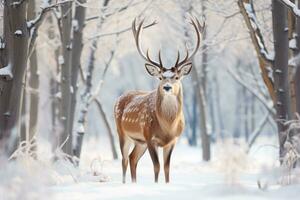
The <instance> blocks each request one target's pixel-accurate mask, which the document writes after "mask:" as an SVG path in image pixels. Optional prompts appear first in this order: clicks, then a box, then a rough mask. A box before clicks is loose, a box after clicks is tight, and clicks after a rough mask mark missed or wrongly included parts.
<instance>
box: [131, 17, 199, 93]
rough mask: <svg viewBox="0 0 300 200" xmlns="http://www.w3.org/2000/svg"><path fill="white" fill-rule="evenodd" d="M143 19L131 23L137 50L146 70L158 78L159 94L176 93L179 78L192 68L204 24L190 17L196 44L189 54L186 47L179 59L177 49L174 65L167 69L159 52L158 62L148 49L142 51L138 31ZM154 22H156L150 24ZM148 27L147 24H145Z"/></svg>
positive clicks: (178, 88)
mask: <svg viewBox="0 0 300 200" xmlns="http://www.w3.org/2000/svg"><path fill="white" fill-rule="evenodd" d="M143 22H144V20H143V21H141V22H140V23H139V24H138V26H136V19H135V20H134V21H133V23H132V32H133V35H134V39H135V43H136V46H137V49H138V52H139V53H140V55H141V56H142V58H143V59H144V60H145V61H146V63H145V67H146V70H147V72H148V73H149V74H150V75H151V76H153V77H156V78H158V79H159V80H160V83H159V91H160V93H161V94H166V95H168V94H174V95H177V94H178V93H179V91H180V87H181V79H182V77H184V76H186V75H188V74H189V73H190V72H191V69H192V58H193V56H194V55H195V54H196V52H197V51H198V49H199V47H200V32H202V31H203V30H204V27H205V24H203V26H201V25H200V23H199V21H198V19H196V18H195V19H191V24H192V26H193V27H194V29H195V31H196V35H197V42H196V46H195V48H194V50H193V52H192V53H191V54H189V52H188V49H187V47H186V56H185V57H184V58H183V59H182V60H180V53H179V51H178V54H177V58H176V62H175V65H174V66H173V67H172V68H170V69H168V68H165V67H164V66H163V64H162V58H161V52H160V51H159V53H158V60H159V62H156V61H153V60H152V59H151V58H150V55H149V50H147V52H146V54H145V53H144V52H143V50H142V47H141V43H140V40H139V39H140V33H141V30H142V29H143V28H145V27H143ZM154 24H156V22H154V23H152V24H151V25H154ZM146 27H149V26H146Z"/></svg>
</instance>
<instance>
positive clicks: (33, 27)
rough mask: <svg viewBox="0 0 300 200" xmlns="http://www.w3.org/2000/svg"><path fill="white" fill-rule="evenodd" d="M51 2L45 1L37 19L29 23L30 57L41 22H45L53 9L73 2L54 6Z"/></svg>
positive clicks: (65, 1)
mask: <svg viewBox="0 0 300 200" xmlns="http://www.w3.org/2000/svg"><path fill="white" fill-rule="evenodd" d="M50 2H51V0H44V2H43V4H42V6H41V11H40V12H39V14H38V15H37V16H36V18H35V19H32V20H30V21H28V22H27V28H28V30H29V33H30V36H31V40H30V43H29V51H28V52H29V55H31V52H32V50H33V47H34V43H35V41H36V37H37V32H38V29H39V27H40V25H41V22H42V21H43V19H44V17H45V14H46V13H47V12H48V11H50V10H52V9H53V8H56V7H58V6H60V5H62V4H65V3H68V2H73V0H64V1H60V2H56V3H54V4H50Z"/></svg>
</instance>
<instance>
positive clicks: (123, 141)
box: [120, 137, 130, 183]
mask: <svg viewBox="0 0 300 200" xmlns="http://www.w3.org/2000/svg"><path fill="white" fill-rule="evenodd" d="M120 148H121V153H122V170H123V183H125V182H126V171H127V166H128V154H129V149H130V140H129V139H128V138H126V137H123V138H120Z"/></svg>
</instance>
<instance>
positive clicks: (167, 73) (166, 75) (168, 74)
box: [162, 70, 175, 78]
mask: <svg viewBox="0 0 300 200" xmlns="http://www.w3.org/2000/svg"><path fill="white" fill-rule="evenodd" d="M162 76H163V77H165V78H172V77H173V76H175V73H174V72H172V71H171V70H167V71H165V72H164V73H163V74H162Z"/></svg>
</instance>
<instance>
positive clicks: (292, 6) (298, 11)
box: [278, 0, 300, 17]
mask: <svg viewBox="0 0 300 200" xmlns="http://www.w3.org/2000/svg"><path fill="white" fill-rule="evenodd" d="M278 1H280V2H281V3H283V4H284V5H285V6H286V7H287V8H288V9H290V10H291V11H292V13H293V14H294V15H295V16H296V17H300V9H299V8H298V7H297V5H296V4H295V3H293V2H291V1H290V0H278Z"/></svg>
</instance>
